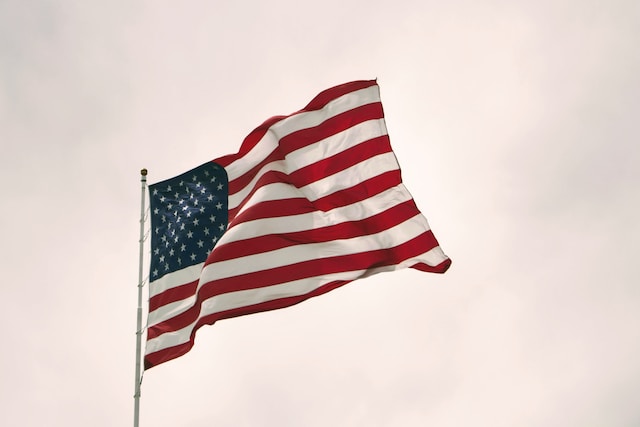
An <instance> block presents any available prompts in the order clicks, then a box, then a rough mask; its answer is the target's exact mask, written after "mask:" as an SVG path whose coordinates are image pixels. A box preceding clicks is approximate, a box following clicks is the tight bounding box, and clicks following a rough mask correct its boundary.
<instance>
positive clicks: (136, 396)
mask: <svg viewBox="0 0 640 427" xmlns="http://www.w3.org/2000/svg"><path fill="white" fill-rule="evenodd" d="M140 182H141V184H142V185H141V195H140V242H139V243H140V261H139V264H138V313H137V321H138V324H137V328H136V379H135V381H136V382H135V393H134V395H133V399H134V408H133V426H134V427H138V423H139V421H140V385H141V384H140V383H141V382H142V377H141V366H140V358H141V353H142V351H141V350H142V286H143V283H142V280H143V276H142V260H143V257H144V196H145V194H144V193H145V189H146V188H147V170H146V169H142V170H141V171H140Z"/></svg>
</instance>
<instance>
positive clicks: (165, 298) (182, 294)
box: [149, 279, 198, 312]
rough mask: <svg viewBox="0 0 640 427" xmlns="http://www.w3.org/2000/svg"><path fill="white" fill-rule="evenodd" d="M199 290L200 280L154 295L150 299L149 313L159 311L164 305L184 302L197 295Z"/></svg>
mask: <svg viewBox="0 0 640 427" xmlns="http://www.w3.org/2000/svg"><path fill="white" fill-rule="evenodd" d="M197 289H198V279H196V280H194V281H193V282H191V283H187V284H184V285H180V286H176V287H175V288H169V289H167V290H165V291H164V292H162V293H160V294H158V295H154V296H153V297H151V298H149V312H152V311H154V310H157V309H158V308H160V307H162V306H163V305H167V304H170V303H172V302H176V301H182V300H183V299H185V298H188V297H190V296H191V295H194V294H195V293H196V290H197Z"/></svg>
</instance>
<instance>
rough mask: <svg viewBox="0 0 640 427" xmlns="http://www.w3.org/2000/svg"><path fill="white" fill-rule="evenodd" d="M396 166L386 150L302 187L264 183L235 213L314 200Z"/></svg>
mask: <svg viewBox="0 0 640 427" xmlns="http://www.w3.org/2000/svg"><path fill="white" fill-rule="evenodd" d="M397 169H399V166H398V161H397V160H396V156H395V155H394V154H393V153H392V152H389V153H383V154H379V155H377V156H374V157H371V158H369V159H366V160H364V161H362V162H360V163H358V164H356V165H353V166H351V167H349V168H347V169H344V170H342V171H340V172H338V173H335V174H333V175H330V176H327V177H325V178H322V179H320V180H318V181H316V182H312V183H311V184H308V185H305V186H304V187H301V188H296V187H295V186H293V185H291V184H288V183H281V182H276V183H272V184H266V185H263V186H261V187H260V188H258V189H257V190H256V192H255V193H254V194H252V195H251V197H250V198H249V199H248V200H246V201H245V204H244V206H243V207H242V209H240V210H239V211H238V212H237V213H236V216H238V215H240V214H241V213H242V212H244V211H245V210H247V209H249V208H250V207H251V206H253V205H255V204H257V203H259V202H266V201H270V200H284V199H293V198H298V197H303V198H307V199H309V200H310V201H312V202H313V201H315V200H318V199H319V198H321V197H324V196H328V195H330V194H333V193H335V192H336V191H340V190H344V189H347V188H350V187H353V186H354V185H357V184H359V183H361V182H363V181H365V180H367V179H370V178H374V177H376V176H378V175H380V174H382V173H384V172H389V171H392V170H397ZM223 237H224V236H223Z"/></svg>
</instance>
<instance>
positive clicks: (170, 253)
mask: <svg viewBox="0 0 640 427" xmlns="http://www.w3.org/2000/svg"><path fill="white" fill-rule="evenodd" d="M174 253H175V252H174V251H173V248H171V250H170V251H169V256H173V254H174Z"/></svg>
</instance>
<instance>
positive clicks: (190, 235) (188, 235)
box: [187, 230, 193, 239]
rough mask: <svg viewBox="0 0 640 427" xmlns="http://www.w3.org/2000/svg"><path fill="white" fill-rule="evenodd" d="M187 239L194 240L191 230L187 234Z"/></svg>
mask: <svg viewBox="0 0 640 427" xmlns="http://www.w3.org/2000/svg"><path fill="white" fill-rule="evenodd" d="M187 237H188V238H189V239H191V238H193V232H192V231H191V230H189V231H188V232H187Z"/></svg>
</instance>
